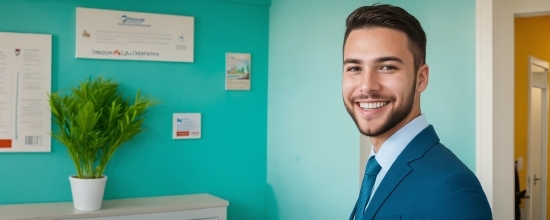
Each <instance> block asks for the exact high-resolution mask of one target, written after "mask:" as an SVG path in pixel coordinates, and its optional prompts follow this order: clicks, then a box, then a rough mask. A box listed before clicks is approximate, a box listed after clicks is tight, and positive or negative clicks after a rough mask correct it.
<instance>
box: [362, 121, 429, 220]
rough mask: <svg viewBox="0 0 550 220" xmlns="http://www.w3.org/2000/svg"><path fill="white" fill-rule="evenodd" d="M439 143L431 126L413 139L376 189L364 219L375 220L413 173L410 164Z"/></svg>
mask: <svg viewBox="0 0 550 220" xmlns="http://www.w3.org/2000/svg"><path fill="white" fill-rule="evenodd" d="M438 142H439V137H438V136H437V134H436V133H435V130H434V128H433V126H431V125H430V126H428V127H427V128H425V129H424V130H422V132H420V133H419V134H418V135H417V136H416V137H415V138H413V140H412V141H411V142H410V143H409V144H408V145H407V146H406V147H405V149H404V150H403V152H401V154H400V155H399V156H398V157H397V159H396V160H395V162H394V163H393V165H392V166H391V168H390V169H389V170H388V173H387V174H386V176H385V177H384V179H382V182H381V183H380V186H378V189H376V192H375V193H374V195H373V197H372V199H371V201H370V202H369V205H368V207H367V210H366V211H365V215H364V217H363V219H373V217H374V216H375V214H376V213H377V212H378V210H379V209H380V207H381V206H382V204H383V203H384V202H385V201H386V199H387V198H388V197H389V196H390V194H391V193H392V192H393V190H394V189H395V187H397V186H398V185H399V183H400V182H401V181H402V180H403V178H405V177H406V176H407V175H408V174H409V173H410V172H411V171H412V168H411V167H410V166H409V163H410V162H412V161H414V160H417V159H419V158H421V157H422V156H423V155H424V154H425V153H426V152H427V151H428V150H429V149H430V148H431V147H432V146H434V145H435V144H437V143H438ZM354 210H355V208H354ZM354 213H355V212H354Z"/></svg>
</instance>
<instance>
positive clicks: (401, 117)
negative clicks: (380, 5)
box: [342, 28, 427, 138]
mask: <svg viewBox="0 0 550 220" xmlns="http://www.w3.org/2000/svg"><path fill="white" fill-rule="evenodd" d="M423 68H426V71H427V66H425V65H423V66H422V67H421V69H423ZM426 76H427V74H426ZM416 77H417V74H416V73H415V70H414V58H413V55H412V53H411V52H410V51H409V49H408V39H407V35H405V33H403V32H400V31H397V30H393V29H389V28H368V29H367V28H362V29H356V30H353V31H351V33H350V34H349V36H348V39H347V41H346V44H345V45H344V70H343V79H342V83H343V85H342V95H343V99H344V104H345V106H346V109H347V111H348V112H349V114H350V116H351V117H352V118H353V120H354V121H355V123H356V124H357V127H358V128H359V130H360V131H361V133H363V134H364V135H367V136H370V137H377V136H381V135H382V136H384V134H386V138H387V136H388V133H389V135H391V134H393V133H395V132H396V131H397V130H398V129H400V128H401V127H403V126H404V125H405V124H406V123H408V122H409V121H410V120H412V119H413V117H415V116H412V115H413V112H418V113H420V105H419V102H420V98H419V92H421V91H419V90H422V91H423V90H424V88H425V86H421V87H422V88H420V89H417V86H416V82H417V80H416V79H417V78H416ZM407 118H408V119H409V120H405V119H407Z"/></svg>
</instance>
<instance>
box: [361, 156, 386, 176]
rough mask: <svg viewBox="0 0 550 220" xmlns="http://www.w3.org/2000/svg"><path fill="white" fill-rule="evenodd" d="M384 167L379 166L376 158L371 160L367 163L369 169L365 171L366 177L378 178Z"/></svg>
mask: <svg viewBox="0 0 550 220" xmlns="http://www.w3.org/2000/svg"><path fill="white" fill-rule="evenodd" d="M381 169H382V167H381V166H380V164H378V161H376V159H375V158H374V156H372V157H370V158H369V161H368V162H367V168H366V170H365V175H369V176H376V175H378V173H379V172H380V170H381Z"/></svg>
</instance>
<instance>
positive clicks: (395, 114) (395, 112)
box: [344, 77, 416, 137]
mask: <svg viewBox="0 0 550 220" xmlns="http://www.w3.org/2000/svg"><path fill="white" fill-rule="evenodd" d="M415 91H416V77H415V79H414V84H413V86H412V89H411V91H410V92H409V95H408V96H407V97H404V100H405V102H404V103H403V105H401V106H399V107H397V108H396V109H392V110H391V112H390V115H389V116H388V117H387V118H386V119H385V121H384V123H383V124H382V126H380V127H378V128H374V129H371V130H369V129H365V130H363V129H361V126H360V125H359V123H358V121H357V117H356V116H355V114H354V113H353V104H351V105H352V106H348V105H347V104H346V102H345V100H344V106H346V110H347V111H348V113H349V115H350V116H351V118H352V119H353V121H354V122H355V125H357V129H358V130H359V132H361V134H363V135H365V136H369V137H376V136H379V135H382V134H384V133H386V132H387V131H389V130H390V129H392V128H393V127H395V126H396V125H397V124H399V123H400V122H401V121H403V120H404V119H405V118H406V117H407V116H408V115H409V113H410V112H411V110H412V108H413V105H414V98H415ZM368 97H370V98H373V99H381V98H385V99H389V100H391V101H390V102H395V97H384V96H382V95H380V94H378V93H372V94H368V95H364V96H362V97H358V98H361V99H367V98H368ZM354 99H357V98H352V99H351V103H354V101H353V100H354Z"/></svg>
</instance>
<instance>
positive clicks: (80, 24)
mask: <svg viewBox="0 0 550 220" xmlns="http://www.w3.org/2000/svg"><path fill="white" fill-rule="evenodd" d="M193 42H194V18H193V17H188V16H176V15H162V14H150V13H139V12H127V11H113V10H101V9H90V8H76V57H77V58H91V59H114V60H150V61H170V62H193V44H194V43H193Z"/></svg>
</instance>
